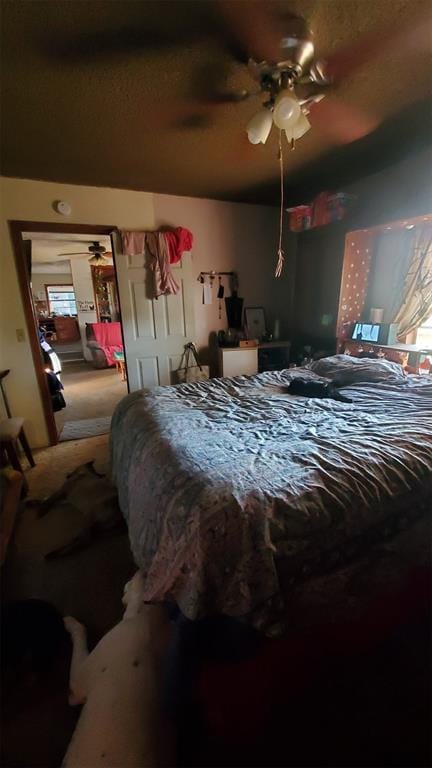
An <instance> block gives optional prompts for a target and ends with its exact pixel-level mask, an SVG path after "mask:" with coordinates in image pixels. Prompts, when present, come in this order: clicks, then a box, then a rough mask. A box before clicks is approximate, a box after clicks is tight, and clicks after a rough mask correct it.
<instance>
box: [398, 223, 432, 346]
mask: <svg viewBox="0 0 432 768" xmlns="http://www.w3.org/2000/svg"><path fill="white" fill-rule="evenodd" d="M431 314H432V227H431V226H430V225H425V226H423V227H421V228H420V229H419V231H418V232H416V235H415V237H414V240H413V243H412V249H411V259H410V264H409V267H408V273H407V276H406V278H405V284H404V288H403V300H402V304H401V305H400V307H399V310H398V312H397V313H396V315H395V318H394V322H395V323H398V324H399V329H398V339H399V340H401V339H404V338H405V336H406V335H407V334H408V333H411V332H412V331H415V330H417V328H418V327H419V326H420V325H422V323H424V322H425V320H427V318H428V317H429V316H430V315H431Z"/></svg>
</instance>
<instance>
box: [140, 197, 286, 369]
mask: <svg viewBox="0 0 432 768" xmlns="http://www.w3.org/2000/svg"><path fill="white" fill-rule="evenodd" d="M154 211H155V224H156V226H157V227H159V226H163V225H170V226H179V225H181V226H183V227H187V228H188V229H190V230H191V232H192V233H193V235H194V244H193V249H192V259H193V265H194V271H195V273H196V275H197V276H198V274H199V273H200V272H201V271H209V270H216V271H218V270H219V271H231V270H233V271H236V272H237V273H238V277H239V296H242V297H243V298H244V305H243V306H263V307H264V308H265V311H266V316H267V324H268V329H269V331H272V330H273V327H274V320H275V319H276V318H279V319H280V321H281V334H282V335H283V333H284V332H285V333H286V332H287V331H288V328H289V325H290V321H291V314H290V313H291V309H292V298H293V287H294V269H295V246H296V238H295V236H294V235H292V234H291V233H288V235H287V238H286V242H285V254H286V263H285V268H284V271H283V274H282V277H281V278H280V279H276V278H275V277H274V275H273V273H274V266H275V261H276V256H275V254H276V248H277V240H278V211H277V209H275V208H273V207H270V206H261V205H243V204H240V203H225V202H220V201H217V200H202V199H199V200H198V199H196V198H191V197H178V196H174V195H159V194H158V195H155V196H154ZM224 284H225V295H230V292H229V290H228V280H227V279H226V280H225V281H224ZM216 290H217V280H216V281H215V283H214V289H213V304H211V305H203V303H202V286H201V284H200V283H199V282H198V281H197V282H196V285H195V290H194V303H195V326H196V342H197V344H198V345H199V347H200V348H201V350H202V351H203V355H204V356H206V350H207V348H208V345H209V336H210V334H211V333H212V332H215V331H218V330H221V329H226V328H227V321H226V314H225V308H224V306H222V319H221V320H219V317H218V301H217V299H216Z"/></svg>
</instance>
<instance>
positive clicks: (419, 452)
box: [111, 369, 432, 628]
mask: <svg viewBox="0 0 432 768" xmlns="http://www.w3.org/2000/svg"><path fill="white" fill-rule="evenodd" d="M299 375H301V376H302V377H303V378H305V377H310V378H313V379H318V378H319V377H318V376H317V375H316V374H315V373H313V372H312V371H310V370H306V369H290V370H285V371H281V372H271V373H263V374H259V375H257V376H251V377H236V378H231V379H211V380H210V381H207V382H200V383H195V384H184V385H180V386H177V387H158V388H156V389H152V390H143V391H140V392H136V393H133V394H131V395H129V396H127V397H126V398H125V399H124V400H123V401H122V402H121V403H120V404H119V406H118V407H117V410H116V412H115V414H114V417H113V421H112V428H111V429H112V431H111V457H112V472H113V478H114V482H115V483H116V485H117V487H118V492H119V500H120V506H121V509H122V512H123V514H124V516H125V518H126V521H127V523H128V528H129V536H130V541H131V546H132V550H133V554H134V557H135V560H136V562H137V564H138V565H139V566H140V567H141V568H142V569H143V570H144V572H145V574H146V599H147V600H149V601H160V600H162V599H165V598H168V597H169V598H171V599H174V600H175V601H176V603H177V604H178V605H179V607H180V609H181V610H182V612H183V614H185V615H186V616H187V617H189V618H191V619H194V618H198V617H202V616H204V615H208V614H211V613H215V612H217V613H224V614H226V615H230V616H235V617H239V618H240V617H242V618H243V619H245V620H247V621H250V622H251V623H252V624H254V625H255V626H257V627H261V628H265V627H268V626H269V624H270V623H271V622H272V621H274V620H275V618H276V614H277V610H278V608H279V606H280V601H281V586H280V570H281V568H280V567H281V565H282V564H285V566H286V565H287V566H288V572H290V573H295V572H301V571H302V569H303V570H307V569H306V568H305V563H307V562H308V560H309V559H310V558H311V557H313V556H314V555H317V554H319V553H320V552H322V551H324V550H326V551H331V549H332V548H338V549H339V550H340V549H344V548H345V547H346V548H349V546H350V542H351V541H353V540H355V539H356V538H358V537H359V536H360V535H362V534H363V533H365V532H366V531H368V530H369V529H372V528H373V527H374V526H376V525H377V524H378V523H381V522H383V523H384V524H385V522H386V520H388V519H391V517H392V515H393V516H394V515H396V513H397V511H398V510H400V509H401V508H402V507H407V506H412V507H414V506H415V505H416V504H417V502H419V500H422V504H423V508H425V505H426V507H428V506H429V505H430V506H431V507H432V502H431V499H432V376H409V377H406V378H405V379H404V380H403V381H396V382H394V381H387V382H386V381H377V382H374V383H361V384H354V385H351V386H349V387H345V388H344V390H343V393H344V394H345V395H347V396H348V397H349V398H351V399H352V403H351V404H347V403H341V402H337V401H334V400H330V399H325V400H322V399H309V398H303V397H295V396H292V395H288V394H286V393H285V392H284V388H286V385H287V384H288V383H289V381H290V380H291V378H292V377H293V376H299Z"/></svg>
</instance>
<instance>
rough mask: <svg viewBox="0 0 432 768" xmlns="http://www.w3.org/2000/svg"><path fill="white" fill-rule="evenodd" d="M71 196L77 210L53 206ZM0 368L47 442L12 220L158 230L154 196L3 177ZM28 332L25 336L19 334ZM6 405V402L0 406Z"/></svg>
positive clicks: (34, 434) (32, 427)
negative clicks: (61, 212)
mask: <svg viewBox="0 0 432 768" xmlns="http://www.w3.org/2000/svg"><path fill="white" fill-rule="evenodd" d="M55 200H67V201H68V202H69V203H70V204H71V206H72V214H71V216H70V217H68V218H66V217H64V216H60V215H59V214H57V213H56V212H55V211H54V209H53V207H52V204H53V202H54V201H55ZM0 209H1V215H0V260H1V264H0V271H1V282H0V368H1V369H4V368H10V370H11V372H10V374H9V376H8V378H7V379H6V382H5V388H6V390H7V393H8V397H9V400H10V405H11V409H12V413H13V414H15V415H17V416H23V417H24V418H25V419H26V420H27V432H28V436H29V439H30V442H31V444H32V446H33V447H37V446H43V445H47V442H48V437H47V433H46V427H45V421H44V418H43V412H42V404H41V401H40V396H39V389H38V386H37V382H36V376H35V373H34V368H33V361H32V357H31V351H30V346H29V342H28V335H27V328H26V324H25V319H24V312H23V307H22V302H21V295H20V292H19V286H18V280H17V274H16V269H15V261H14V255H13V251H12V243H11V239H10V235H9V229H8V220H10V219H20V220H26V221H46V222H62V223H67V222H69V221H70V222H71V223H72V224H99V225H116V226H119V227H125V228H131V229H139V228H142V227H144V228H149V229H151V228H153V226H154V209H153V195H151V194H150V193H148V192H132V191H129V190H123V189H108V188H102V187H86V186H75V185H72V184H56V183H50V182H41V181H29V180H26V179H12V178H1V179H0ZM17 329H18V330H21V329H23V330H24V340H23V341H20V342H19V341H18V340H17V335H16V332H17ZM0 407H2V406H0Z"/></svg>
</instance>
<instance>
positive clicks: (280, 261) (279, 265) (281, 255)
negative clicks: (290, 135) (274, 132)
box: [275, 131, 285, 277]
mask: <svg viewBox="0 0 432 768" xmlns="http://www.w3.org/2000/svg"><path fill="white" fill-rule="evenodd" d="M278 157H279V169H280V216H279V247H278V251H277V257H278V258H277V264H276V269H275V277H280V276H281V274H282V269H283V265H284V261H285V254H284V252H283V249H282V237H283V213H284V165H283V151H282V131H279V155H278Z"/></svg>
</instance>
